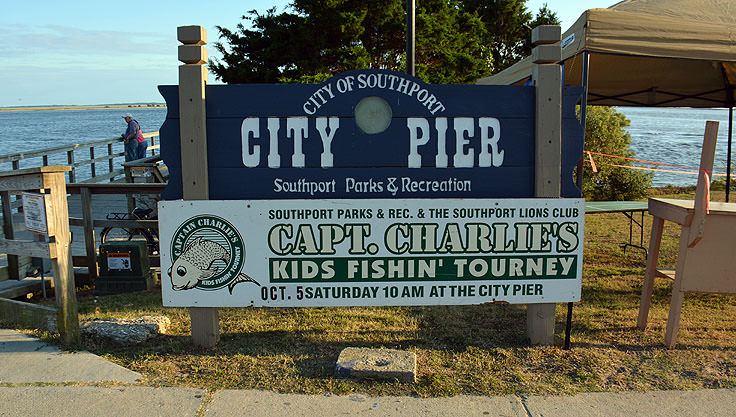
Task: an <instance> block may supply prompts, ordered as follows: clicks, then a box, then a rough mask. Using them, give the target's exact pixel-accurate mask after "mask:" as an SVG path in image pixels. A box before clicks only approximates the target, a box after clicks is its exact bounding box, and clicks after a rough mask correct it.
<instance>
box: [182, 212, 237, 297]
mask: <svg viewBox="0 0 736 417" xmlns="http://www.w3.org/2000/svg"><path fill="white" fill-rule="evenodd" d="M170 253H171V258H172V266H171V269H170V270H169V276H170V277H171V284H172V287H173V288H174V290H188V289H191V288H199V289H202V290H216V289H220V288H223V287H225V286H227V285H228V284H231V283H233V281H234V280H236V279H237V278H238V275H239V274H240V271H241V269H242V268H243V264H244V262H245V244H244V243H243V238H242V237H241V236H240V233H238V230H237V229H235V227H233V225H232V224H230V223H229V222H228V221H227V220H225V219H223V218H222V217H218V216H213V215H200V216H194V217H192V218H190V219H188V220H187V221H185V222H184V223H182V224H181V226H179V228H178V229H177V230H176V232H175V233H174V236H173V238H172V239H171V252H170ZM233 285H234V284H233ZM231 291H232V289H231Z"/></svg>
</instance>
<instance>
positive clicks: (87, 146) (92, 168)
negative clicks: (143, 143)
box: [0, 132, 160, 183]
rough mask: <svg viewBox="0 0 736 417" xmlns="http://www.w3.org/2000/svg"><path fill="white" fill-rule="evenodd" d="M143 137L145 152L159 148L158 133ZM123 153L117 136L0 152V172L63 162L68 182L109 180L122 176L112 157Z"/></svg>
mask: <svg viewBox="0 0 736 417" xmlns="http://www.w3.org/2000/svg"><path fill="white" fill-rule="evenodd" d="M143 137H145V138H146V139H148V141H149V144H148V150H147V152H150V154H151V155H155V154H156V153H157V152H158V149H159V147H160V145H159V144H158V143H157V139H158V137H159V134H158V132H148V133H144V134H143ZM124 156H125V149H124V147H123V142H122V141H121V140H120V138H119V137H117V138H112V139H102V140H98V141H92V142H84V143H75V144H71V145H62V146H56V147H53V148H47V149H41V150H38V151H30V152H20V153H14V154H7V155H0V171H10V170H13V171H16V170H18V169H21V168H35V167H39V166H49V165H60V164H65V165H69V166H70V167H72V170H71V171H70V172H68V173H67V175H68V177H67V182H69V183H76V182H81V183H88V182H103V181H109V182H113V181H115V179H116V178H117V177H122V176H124V175H125V170H124V169H123V168H122V166H120V165H118V166H116V165H115V158H121V157H124ZM6 164H9V165H10V166H6ZM87 168H88V170H87Z"/></svg>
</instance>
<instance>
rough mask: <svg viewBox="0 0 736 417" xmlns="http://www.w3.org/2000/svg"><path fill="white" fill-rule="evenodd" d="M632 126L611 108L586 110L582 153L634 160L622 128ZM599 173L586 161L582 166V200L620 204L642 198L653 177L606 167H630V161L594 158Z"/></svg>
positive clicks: (648, 174) (650, 174) (593, 107)
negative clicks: (619, 202)
mask: <svg viewBox="0 0 736 417" xmlns="http://www.w3.org/2000/svg"><path fill="white" fill-rule="evenodd" d="M630 123H631V122H630V121H629V120H628V119H627V118H626V116H625V115H624V114H622V113H620V112H618V111H617V110H616V109H615V108H613V107H605V106H588V111H587V117H586V124H585V150H587V151H590V152H596V153H601V154H606V155H615V156H623V157H625V158H633V157H635V156H636V153H635V152H634V151H633V150H631V148H630V146H629V145H631V135H629V133H628V132H626V130H625V127H627V126H629V124H630ZM593 160H594V161H595V162H596V167H597V168H598V172H593V170H592V167H591V165H590V163H588V161H587V160H586V161H584V163H583V196H584V197H585V198H586V199H587V200H593V201H609V200H611V201H623V200H635V199H638V198H642V197H645V196H646V195H647V191H648V189H649V187H650V186H651V185H652V176H653V174H652V173H647V172H644V171H641V170H636V169H630V168H621V167H615V166H611V165H609V164H615V165H624V166H633V161H630V160H627V159H619V158H616V159H613V158H610V157H603V156H598V155H593Z"/></svg>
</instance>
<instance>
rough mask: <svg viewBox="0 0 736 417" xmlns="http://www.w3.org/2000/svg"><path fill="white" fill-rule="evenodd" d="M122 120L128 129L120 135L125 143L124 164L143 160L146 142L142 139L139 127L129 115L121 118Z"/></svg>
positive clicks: (146, 146)
mask: <svg viewBox="0 0 736 417" xmlns="http://www.w3.org/2000/svg"><path fill="white" fill-rule="evenodd" d="M123 119H125V122H126V123H128V129H127V130H126V131H125V133H123V135H122V137H123V142H124V143H125V162H130V161H135V160H136V159H141V158H145V157H146V148H148V140H146V138H144V137H143V132H141V125H140V124H138V121H137V120H134V119H133V116H132V115H130V114H126V115H125V116H123Z"/></svg>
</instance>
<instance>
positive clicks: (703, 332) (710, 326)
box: [45, 190, 736, 396]
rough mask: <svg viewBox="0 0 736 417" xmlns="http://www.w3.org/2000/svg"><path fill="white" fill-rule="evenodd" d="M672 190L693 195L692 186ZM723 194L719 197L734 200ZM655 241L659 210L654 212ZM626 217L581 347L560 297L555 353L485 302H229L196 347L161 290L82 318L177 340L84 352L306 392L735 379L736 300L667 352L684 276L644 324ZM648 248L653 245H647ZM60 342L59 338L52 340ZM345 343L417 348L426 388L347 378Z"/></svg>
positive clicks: (690, 327)
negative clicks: (286, 305) (159, 321)
mask: <svg viewBox="0 0 736 417" xmlns="http://www.w3.org/2000/svg"><path fill="white" fill-rule="evenodd" d="M671 192H672V193H671V194H662V195H661V196H663V197H686V198H692V190H671ZM722 194H723V193H721V194H720V195H719V194H717V193H715V194H714V196H713V200H714V201H723V195H722ZM645 226H646V227H645V231H644V233H645V235H644V236H645V237H648V235H649V228H650V227H651V218H650V217H648V216H646V217H645ZM678 236H679V227H677V226H676V225H674V224H666V226H665V231H664V237H663V243H662V250H661V254H660V266H669V267H672V268H674V265H675V260H676V255H677V241H678ZM625 241H628V220H627V219H626V217H624V216H623V215H621V214H596V215H588V216H586V224H585V254H584V267H583V287H582V301H581V302H579V303H576V305H575V309H574V318H573V333H572V349H571V350H568V351H566V350H562V349H561V348H560V346H562V343H563V337H564V329H565V315H566V311H567V309H566V308H565V306H564V305H558V307H557V315H556V332H557V333H556V341H555V347H542V348H532V347H528V339H527V337H526V313H525V307H524V306H520V305H490V304H489V305H478V306H449V307H448V306H437V307H372V308H362V307H361V308H359V307H353V308H301V309H269V308H259V309H255V308H239V309H230V308H223V309H221V310H220V329H221V335H222V336H221V341H220V343H219V344H218V345H217V346H216V347H215V348H212V349H205V348H198V347H194V346H193V345H192V344H191V341H190V336H189V335H190V327H189V316H188V311H187V310H186V309H177V308H163V307H161V299H160V291H159V290H154V291H150V292H141V293H135V294H126V295H116V296H105V297H95V296H94V295H92V294H91V293H90V292H80V293H79V296H78V298H79V303H80V318H81V319H93V318H110V317H119V318H125V317H136V316H140V315H148V314H162V315H166V316H168V317H169V318H170V319H171V321H172V328H171V329H170V331H169V332H168V334H167V335H161V336H158V337H157V338H155V339H154V340H152V341H149V342H147V343H145V344H143V345H139V346H134V347H121V346H117V345H113V344H110V343H107V342H105V341H100V340H95V339H90V338H84V339H83V342H82V346H80V348H83V349H86V350H89V351H91V352H93V353H95V354H98V355H102V356H104V357H105V358H107V359H109V360H111V361H113V362H116V363H118V364H120V365H123V366H125V367H127V368H130V369H132V370H134V371H137V372H140V373H142V374H143V375H144V377H145V379H144V384H146V385H153V386H182V387H199V388H205V389H208V390H210V391H215V390H219V389H266V390H274V391H279V392H294V393H334V394H348V393H354V392H361V393H366V394H370V395H418V396H447V395H457V394H478V395H499V394H501V395H503V394H573V393H578V392H591V391H628V390H636V391H640V390H664V389H699V388H726V387H729V388H732V387H736V355H735V354H734V349H735V348H736V302H735V301H736V298H735V297H734V296H724V295H708V294H689V295H686V297H685V303H684V307H683V311H682V321H681V325H680V332H679V343H678V345H677V348H676V349H674V350H668V349H666V348H665V347H664V345H663V343H664V328H665V325H666V321H667V313H668V309H669V297H670V291H671V287H672V281H670V280H667V279H657V280H656V282H655V288H654V295H653V302H652V309H651V311H650V317H649V327H648V329H647V330H646V331H640V330H638V329H636V318H637V314H638V308H639V296H640V291H641V281H642V278H643V276H644V268H645V258H644V254H643V252H642V251H640V250H637V249H631V248H629V249H628V250H627V251H626V253H624V252H623V251H622V248H621V243H622V242H625ZM646 244H647V242H646V240H645V246H646ZM45 337H47V338H48V339H49V340H51V341H54V340H55V337H54V336H53V335H48V334H46V335H45ZM345 347H372V348H382V347H385V348H394V349H404V350H408V351H412V352H415V353H416V354H417V361H418V378H417V383H415V384H405V383H400V382H376V381H369V382H356V381H349V380H342V379H337V378H335V377H334V376H333V368H334V365H335V361H336V359H337V357H338V355H339V353H340V351H341V350H342V349H343V348H345Z"/></svg>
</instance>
